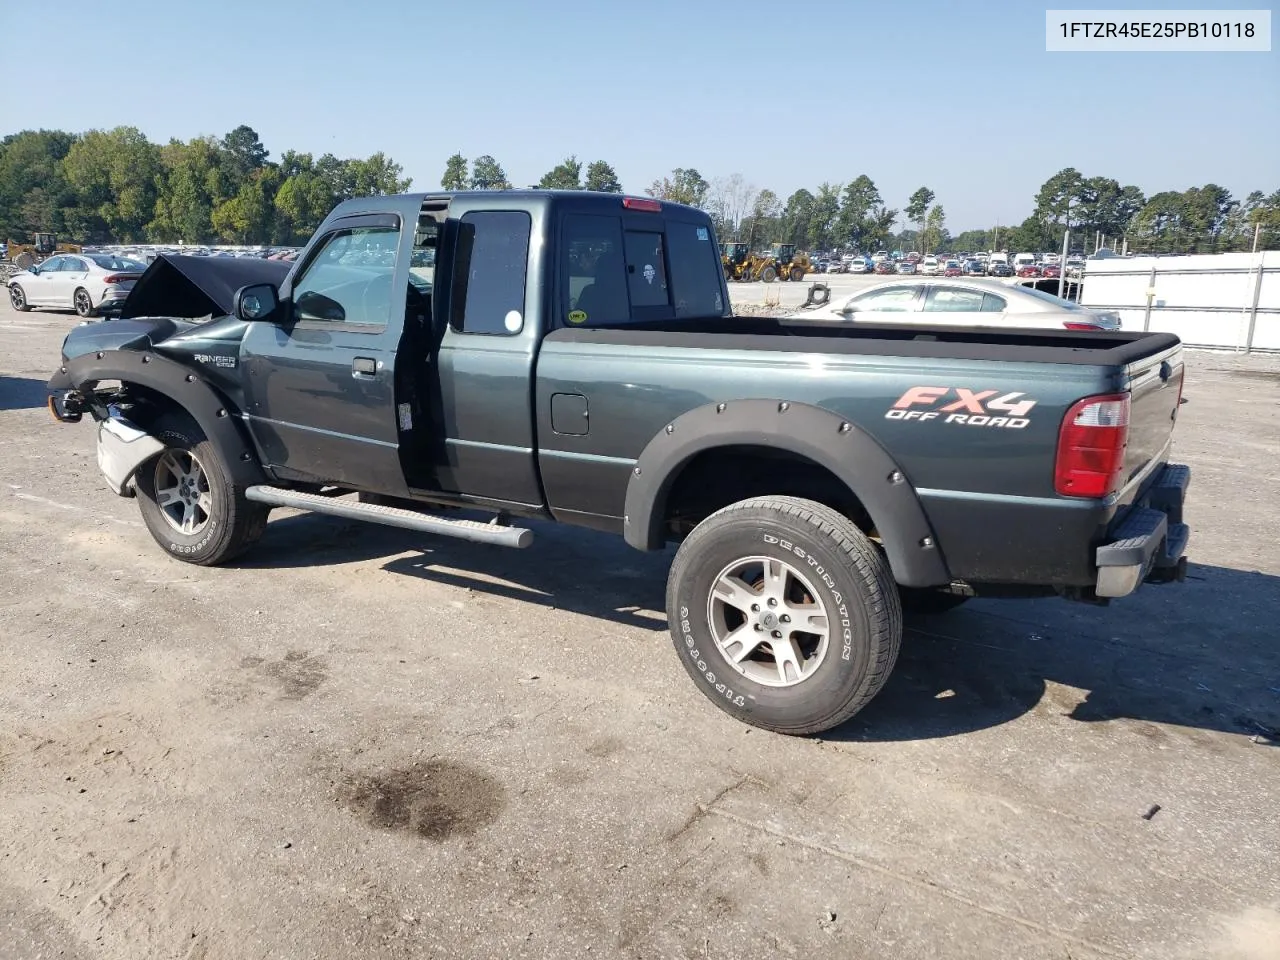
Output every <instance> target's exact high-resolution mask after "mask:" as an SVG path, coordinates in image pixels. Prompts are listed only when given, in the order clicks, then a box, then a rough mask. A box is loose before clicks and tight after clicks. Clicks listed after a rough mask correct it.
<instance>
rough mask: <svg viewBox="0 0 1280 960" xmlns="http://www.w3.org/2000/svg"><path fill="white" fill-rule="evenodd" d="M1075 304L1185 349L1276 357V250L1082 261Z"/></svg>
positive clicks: (1279, 262) (1279, 298) (1279, 285)
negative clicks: (1173, 337) (1171, 337)
mask: <svg viewBox="0 0 1280 960" xmlns="http://www.w3.org/2000/svg"><path fill="white" fill-rule="evenodd" d="M1080 302H1081V304H1082V305H1084V306H1087V307H1099V308H1105V309H1109V310H1116V311H1118V312H1119V314H1120V320H1121V323H1122V324H1123V326H1124V329H1126V330H1157V331H1164V332H1168V333H1174V334H1177V335H1178V337H1180V338H1181V339H1182V341H1183V343H1186V344H1188V345H1189V346H1201V347H1216V348H1219V349H1230V350H1246V351H1247V350H1280V251H1275V250H1270V251H1265V252H1260V253H1216V254H1202V255H1193V256H1185V257H1123V258H1120V257H1117V258H1115V259H1106V260H1090V261H1089V262H1088V264H1087V267H1086V270H1085V283H1084V285H1083V288H1082V290H1081V298H1080Z"/></svg>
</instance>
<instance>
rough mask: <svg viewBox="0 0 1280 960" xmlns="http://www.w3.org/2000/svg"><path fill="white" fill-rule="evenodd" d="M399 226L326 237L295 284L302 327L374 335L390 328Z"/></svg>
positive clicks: (354, 229) (296, 310)
mask: <svg viewBox="0 0 1280 960" xmlns="http://www.w3.org/2000/svg"><path fill="white" fill-rule="evenodd" d="M399 239H400V231H399V230H398V229H397V228H395V227H382V226H378V227H350V228H347V229H345V230H336V231H334V232H333V233H331V234H329V235H328V236H327V237H325V239H324V241H323V244H322V246H321V247H320V250H319V251H318V252H317V253H316V255H315V256H314V257H313V258H312V260H311V262H310V263H309V264H307V267H306V269H305V270H304V271H303V274H302V276H301V277H300V278H299V279H298V282H297V283H295V284H294V285H293V310H294V316H295V318H296V319H297V320H298V321H299V322H301V323H311V322H314V323H337V324H346V325H350V326H354V327H357V328H366V329H368V330H369V331H370V332H374V331H376V330H379V329H382V328H384V327H385V326H386V324H387V318H388V314H389V312H390V310H391V300H392V283H391V280H392V275H393V274H394V273H395V268H396V245H397V244H398V243H399Z"/></svg>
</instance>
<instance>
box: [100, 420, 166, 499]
mask: <svg viewBox="0 0 1280 960" xmlns="http://www.w3.org/2000/svg"><path fill="white" fill-rule="evenodd" d="M164 446H165V445H164V442H163V441H161V440H157V439H156V438H155V437H153V436H151V434H149V433H147V432H146V431H145V430H143V429H142V428H141V427H139V426H138V425H137V424H134V423H131V422H130V421H128V420H126V419H124V418H123V417H110V416H109V417H107V419H105V420H102V421H100V422H99V423H98V469H99V470H101V471H102V476H103V479H105V480H106V481H107V486H109V487H110V488H111V490H112V492H113V493H115V494H116V495H117V496H121V497H132V496H133V495H134V491H133V478H134V475H135V474H136V473H137V472H138V468H139V467H140V466H142V465H143V464H144V463H146V462H147V461H148V460H150V459H151V458H152V457H154V456H156V455H157V454H159V453H162V452H163V451H164Z"/></svg>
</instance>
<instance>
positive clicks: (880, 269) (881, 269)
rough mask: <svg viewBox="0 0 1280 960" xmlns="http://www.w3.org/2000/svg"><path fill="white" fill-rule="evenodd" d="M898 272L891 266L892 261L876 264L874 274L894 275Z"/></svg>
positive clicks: (882, 261)
mask: <svg viewBox="0 0 1280 960" xmlns="http://www.w3.org/2000/svg"><path fill="white" fill-rule="evenodd" d="M897 272H898V268H897V267H895V266H894V265H893V261H892V260H881V261H880V262H879V263H877V264H876V273H878V274H880V275H882V276H883V275H885V274H894V273H897Z"/></svg>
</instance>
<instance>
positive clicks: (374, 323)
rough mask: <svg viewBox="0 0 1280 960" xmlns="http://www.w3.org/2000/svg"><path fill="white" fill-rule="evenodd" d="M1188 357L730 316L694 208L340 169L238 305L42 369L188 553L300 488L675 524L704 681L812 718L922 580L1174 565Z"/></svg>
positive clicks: (833, 713)
mask: <svg viewBox="0 0 1280 960" xmlns="http://www.w3.org/2000/svg"><path fill="white" fill-rule="evenodd" d="M426 251H429V252H430V256H426V255H425V252H426ZM209 263H210V265H211V266H212V265H213V264H214V261H212V260H211V261H209ZM264 263H265V262H264ZM926 282H927V281H926ZM919 295H920V294H919V291H918V290H916V289H909V291H908V292H906V293H904V294H903V296H905V297H907V298H916V297H918V296H919ZM1009 295H1010V296H1012V295H1013V292H1012V291H1009ZM126 312H128V311H126ZM1182 380H1183V362H1182V352H1181V345H1180V343H1179V341H1178V339H1177V338H1176V337H1174V336H1172V335H1170V334H1164V333H1139V332H1134V333H1109V332H1103V331H1097V330H1092V331H1087V332H1073V331H1070V330H1064V329H1061V328H1059V329H1056V330H1049V329H1042V330H1027V329H990V328H986V329H984V328H975V327H957V326H949V325H942V324H933V325H929V324H926V325H919V324H917V325H901V324H884V325H880V324H874V323H871V324H863V323H853V324H845V325H839V324H833V323H831V322H829V321H823V320H811V319H795V320H788V319H778V318H769V317H736V316H734V315H733V312H732V310H731V307H730V303H729V294H728V288H727V286H726V284H725V280H724V276H723V271H722V269H721V261H720V257H719V253H718V247H717V241H716V236H715V231H714V228H713V225H712V223H711V221H710V219H709V218H708V216H707V215H706V214H705V213H703V212H702V211H700V210H696V209H693V208H690V207H685V206H681V205H678V204H673V203H667V202H664V201H659V200H656V199H652V198H634V197H622V196H618V195H614V194H593V193H585V192H577V191H574V192H554V191H508V192H480V191H477V192H462V193H432V194H412V195H403V196H387V197H364V198H359V199H355V200H349V201H346V202H344V203H342V204H341V205H339V206H338V207H337V208H336V209H335V210H334V211H333V212H332V213H331V214H330V215H329V216H328V217H327V218H326V219H325V221H324V222H323V223H322V224H321V225H320V227H319V228H318V230H317V231H316V233H315V235H314V236H313V237H312V239H311V240H310V242H309V243H308V244H307V246H306V248H305V250H304V251H303V253H302V255H301V256H300V257H299V259H298V261H297V263H296V264H294V265H292V267H291V268H290V269H289V272H288V274H287V275H286V276H285V277H284V279H283V280H282V281H281V282H280V284H279V287H278V288H277V286H275V285H274V284H272V283H265V282H255V283H252V284H249V285H247V286H244V287H241V288H240V289H238V290H237V291H236V292H235V294H234V300H233V311H232V314H231V315H228V316H223V317H217V318H214V319H212V320H207V321H204V322H195V321H190V320H181V319H175V317H173V316H169V317H165V316H154V317H151V318H131V319H118V320H111V321H104V322H99V323H93V324H88V325H82V326H80V327H77V328H75V329H73V330H72V331H71V332H70V333H69V334H68V336H67V338H66V340H65V341H64V344H63V348H62V359H61V365H60V367H59V368H58V369H57V371H56V372H55V374H54V375H53V377H52V378H51V380H50V383H49V390H50V397H49V404H50V409H51V411H52V412H53V414H54V416H55V418H57V419H58V420H60V421H64V422H75V421H77V420H79V419H81V418H82V417H83V416H84V415H85V414H88V415H89V416H91V417H92V419H93V420H94V421H96V423H97V445H98V451H97V453H98V463H99V466H100V468H101V471H102V473H103V476H104V478H105V479H106V481H107V483H108V484H109V485H110V487H111V489H112V490H113V491H114V492H115V493H117V494H119V495H121V496H126V497H136V498H137V502H138V506H139V510H140V513H141V517H142V520H143V522H144V523H145V525H146V527H147V529H148V530H149V531H150V533H151V535H152V536H153V537H154V538H155V540H156V542H157V543H158V544H159V546H160V548H161V549H162V550H164V551H165V552H167V553H168V554H169V555H170V556H172V557H174V558H176V559H178V560H182V561H185V562H188V563H194V564H218V563H224V562H226V561H229V560H231V559H232V558H234V557H236V556H237V555H239V554H241V553H242V552H243V551H245V550H247V549H248V548H249V547H251V546H252V544H253V543H254V541H256V540H258V539H259V538H260V537H261V536H263V534H264V531H266V529H267V518H268V513H269V511H270V510H271V509H272V508H274V507H289V508H296V509H302V510H309V511H313V512H316V513H320V514H329V515H335V516H340V517H347V518H353V519H358V520H367V521H371V522H374V523H382V524H389V525H392V526H397V527H401V528H406V529H410V530H415V531H420V532H423V533H429V534H438V535H443V536H446V537H457V538H462V539H465V540H471V541H478V542H481V543H487V544H493V545H496V546H504V547H526V546H528V545H529V543H530V542H531V540H532V538H533V536H534V531H533V530H532V529H530V528H528V527H525V526H521V525H518V524H519V522H520V519H521V518H529V519H532V520H540V521H559V522H563V523H569V524H577V525H580V526H584V527H589V528H592V529H595V530H600V531H606V532H609V533H612V534H616V535H619V536H622V537H624V538H625V540H626V541H627V543H629V544H630V545H632V546H633V547H635V548H637V549H640V550H650V551H653V550H662V549H664V548H666V547H667V545H668V544H672V543H674V544H678V548H677V549H676V552H675V555H674V559H673V562H672V564H671V571H670V575H669V578H668V583H667V616H668V620H669V624H670V630H671V635H672V640H673V643H674V646H675V649H676V650H677V651H678V654H679V658H680V661H681V663H682V664H683V666H684V668H685V669H686V671H687V672H688V673H689V675H690V676H691V677H692V678H693V680H694V682H695V684H696V686H697V687H698V689H699V690H700V691H701V692H702V693H703V694H705V695H706V696H707V697H708V698H710V699H711V700H712V701H713V702H715V703H716V704H717V705H718V706H719V707H720V708H722V709H723V710H725V711H727V712H728V713H730V714H731V715H733V716H734V717H737V718H739V719H741V720H743V721H745V722H747V723H751V724H755V725H758V726H760V727H764V728H767V729H770V730H775V731H779V732H782V733H787V734H811V733H816V732H818V731H822V730H826V729H828V728H830V727H834V726H836V725H837V724H840V723H842V722H843V721H845V720H846V719H848V718H849V717H851V716H853V715H854V714H855V713H857V711H858V710H860V709H861V708H862V707H863V706H864V705H865V704H866V703H867V702H868V701H869V700H870V699H871V698H872V697H873V696H874V695H875V694H876V692H877V691H879V690H880V689H881V687H882V686H883V685H884V683H885V681H886V679H887V678H888V676H889V672H890V670H891V668H892V667H893V664H894V661H895V658H896V657H897V653H898V647H899V643H900V640H901V636H902V610H903V607H904V606H905V607H906V608H907V609H915V610H927V611H932V612H941V611H944V610H946V609H948V608H952V607H955V606H958V605H959V604H961V603H963V602H964V601H965V600H966V599H968V598H969V597H972V596H992V597H1008V596H1049V595H1055V594H1056V595H1059V596H1062V597H1066V598H1070V599H1075V600H1081V601H1086V602H1092V603H1099V604H1105V603H1107V602H1109V601H1110V600H1111V598H1115V597H1122V596H1126V595H1128V594H1130V593H1132V592H1133V591H1134V590H1135V589H1137V588H1138V586H1139V585H1140V584H1141V583H1143V582H1144V581H1152V582H1165V581H1176V580H1180V579H1182V578H1183V577H1184V576H1185V571H1186V559H1185V556H1184V549H1185V547H1186V543H1187V538H1188V528H1187V526H1186V525H1185V524H1184V523H1183V520H1182V505H1183V498H1184V493H1185V490H1186V487H1187V484H1188V481H1189V471H1188V470H1187V468H1185V467H1183V466H1179V465H1175V464H1172V463H1170V462H1169V450H1170V440H1171V435H1172V432H1173V427H1174V422H1175V419H1176V417H1177V413H1178V406H1179V399H1180V394H1181V389H1182ZM441 507H455V508H456V507H470V508H477V509H478V510H480V511H484V512H485V513H487V514H491V515H492V518H493V519H492V520H491V521H489V522H482V521H480V520H474V519H465V518H461V517H459V516H458V515H457V514H448V513H445V514H441V513H440V512H439V511H438V509H437V508H441ZM534 562H536V561H534ZM589 578H590V573H589V571H584V582H583V585H582V589H584V590H589V589H591V587H590V583H589ZM495 642H500V638H495Z"/></svg>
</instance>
